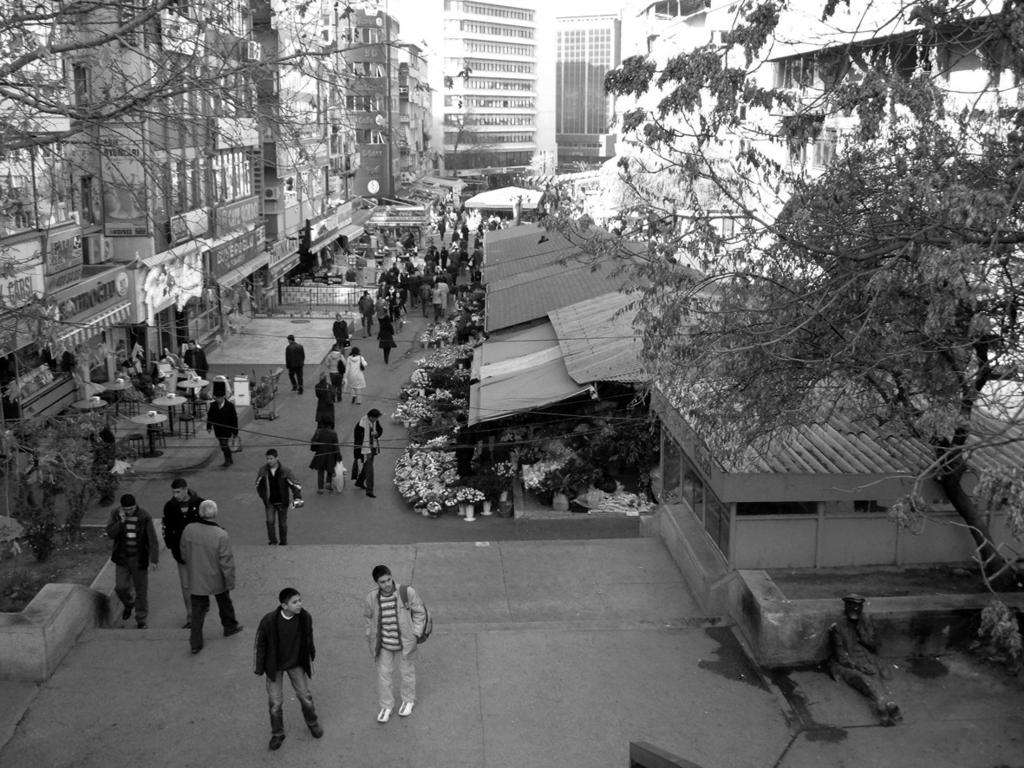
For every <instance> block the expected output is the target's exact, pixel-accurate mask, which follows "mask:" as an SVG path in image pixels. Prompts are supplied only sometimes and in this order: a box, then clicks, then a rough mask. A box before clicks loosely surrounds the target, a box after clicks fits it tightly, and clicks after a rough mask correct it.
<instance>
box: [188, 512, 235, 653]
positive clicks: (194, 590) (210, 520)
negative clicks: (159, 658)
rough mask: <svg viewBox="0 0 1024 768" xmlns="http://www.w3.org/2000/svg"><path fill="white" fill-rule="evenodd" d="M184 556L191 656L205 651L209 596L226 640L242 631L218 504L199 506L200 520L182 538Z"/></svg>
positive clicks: (232, 558)
mask: <svg viewBox="0 0 1024 768" xmlns="http://www.w3.org/2000/svg"><path fill="white" fill-rule="evenodd" d="M181 556H182V558H183V559H184V560H185V567H186V568H187V569H188V589H189V594H190V595H191V596H192V631H191V632H190V634H189V645H190V646H191V647H192V653H193V654H196V653H199V652H200V651H201V650H203V622H204V620H205V619H206V612H207V611H209V610H210V595H213V596H214V598H215V599H216V600H217V610H218V612H219V613H220V624H221V626H222V627H223V628H224V637H231V636H232V635H236V634H238V633H239V632H241V631H242V625H241V624H239V623H238V620H237V619H236V618H235V606H234V605H233V604H232V603H231V594H230V593H231V590H232V589H234V588H235V556H234V554H233V553H232V551H231V542H230V541H228V532H227V531H225V530H224V529H223V528H221V527H220V526H219V525H218V524H217V503H216V502H215V501H210V500H209V499H207V500H206V501H204V502H203V503H202V504H200V505H199V520H198V521H197V522H194V523H189V524H188V525H186V526H185V530H184V531H183V532H182V534H181Z"/></svg>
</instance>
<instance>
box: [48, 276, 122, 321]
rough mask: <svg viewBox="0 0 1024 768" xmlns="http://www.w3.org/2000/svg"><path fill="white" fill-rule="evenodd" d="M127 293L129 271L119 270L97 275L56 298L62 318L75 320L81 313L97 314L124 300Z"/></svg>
mask: <svg viewBox="0 0 1024 768" xmlns="http://www.w3.org/2000/svg"><path fill="white" fill-rule="evenodd" d="M127 295H128V273H127V272H124V271H119V272H114V273H113V274H112V273H111V272H104V273H103V274H100V275H96V276H95V277H92V278H89V279H88V280H86V281H85V282H84V283H83V284H81V285H77V286H75V287H74V288H72V289H68V290H66V291H64V292H62V293H61V294H60V295H58V296H57V297H55V298H56V301H57V306H58V307H59V309H60V319H61V320H63V321H73V320H75V319H77V318H78V317H79V316H80V315H93V314H96V313H97V312H100V311H102V310H104V309H106V308H107V307H108V306H110V305H113V304H116V303H117V302H119V301H123V300H124V298H125V297H126V296H127Z"/></svg>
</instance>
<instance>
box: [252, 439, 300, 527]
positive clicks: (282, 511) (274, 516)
mask: <svg viewBox="0 0 1024 768" xmlns="http://www.w3.org/2000/svg"><path fill="white" fill-rule="evenodd" d="M266 460H267V463H266V464H264V465H263V466H262V467H260V471H259V472H257V473H256V493H257V494H258V495H259V497H260V500H261V501H262V502H263V506H264V509H265V510H266V515H267V543H268V544H270V545H274V544H277V543H278V540H279V539H278V536H279V535H280V542H281V544H283V545H284V544H287V543H288V507H289V506H290V505H291V503H292V500H293V499H294V501H295V506H296V507H301V506H302V504H303V501H302V486H301V485H299V483H298V481H296V479H295V476H294V475H293V474H292V472H291V470H290V469H287V468H285V467H283V466H281V462H280V460H279V459H278V457H277V449H276V448H269V449H268V450H267V453H266ZM275 523H276V525H277V530H276V531H275V528H274V525H275Z"/></svg>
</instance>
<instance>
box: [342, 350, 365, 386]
mask: <svg viewBox="0 0 1024 768" xmlns="http://www.w3.org/2000/svg"><path fill="white" fill-rule="evenodd" d="M345 364H346V368H345V385H346V386H347V387H348V388H349V389H365V388H366V376H365V374H364V373H363V371H365V370H366V358H365V357H363V356H362V355H353V356H351V357H349V359H348V360H346V361H345Z"/></svg>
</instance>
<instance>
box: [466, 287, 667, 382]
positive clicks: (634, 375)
mask: <svg viewBox="0 0 1024 768" xmlns="http://www.w3.org/2000/svg"><path fill="white" fill-rule="evenodd" d="M636 299H637V297H636V296H635V295H631V294H628V293H606V294H603V295H601V296H596V297H594V298H593V299H586V300H584V301H580V302H577V303H575V304H570V305H569V306H567V307H561V308H560V309H556V310H553V311H551V312H548V318H550V320H551V325H552V327H553V328H554V332H555V334H556V335H557V336H558V346H559V348H560V349H561V351H562V356H563V358H564V360H565V368H566V371H568V373H569V377H570V378H571V379H572V380H573V381H575V382H576V383H577V384H589V383H591V382H594V381H622V382H628V383H639V382H644V381H649V380H650V375H649V374H648V373H647V372H646V370H645V369H644V365H643V360H642V358H641V356H640V352H641V350H642V348H643V345H642V343H641V341H640V338H639V337H638V336H637V333H636V330H635V329H634V328H633V321H634V320H635V319H636V307H635V306H630V305H631V302H634V301H636ZM484 346H487V345H486V344H485V345H484Z"/></svg>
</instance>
